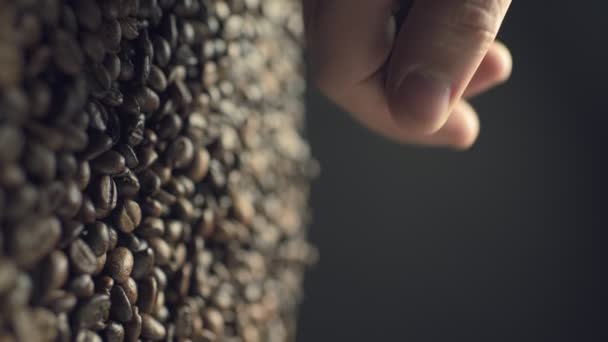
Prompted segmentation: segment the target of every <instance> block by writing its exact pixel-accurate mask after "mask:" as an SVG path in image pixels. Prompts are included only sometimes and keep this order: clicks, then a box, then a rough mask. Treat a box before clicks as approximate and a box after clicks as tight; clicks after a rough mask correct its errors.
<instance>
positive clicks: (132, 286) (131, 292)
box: [122, 278, 139, 305]
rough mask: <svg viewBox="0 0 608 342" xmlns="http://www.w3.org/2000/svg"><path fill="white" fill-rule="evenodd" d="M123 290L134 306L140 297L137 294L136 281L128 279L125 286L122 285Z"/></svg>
mask: <svg viewBox="0 0 608 342" xmlns="http://www.w3.org/2000/svg"><path fill="white" fill-rule="evenodd" d="M122 288H123V290H124V291H125V295H126V296H127V298H128V299H129V302H130V303H131V304H132V305H135V304H136V303H137V297H138V296H139V294H138V292H137V283H136V282H135V279H133V278H129V279H127V281H126V282H125V283H124V284H122Z"/></svg>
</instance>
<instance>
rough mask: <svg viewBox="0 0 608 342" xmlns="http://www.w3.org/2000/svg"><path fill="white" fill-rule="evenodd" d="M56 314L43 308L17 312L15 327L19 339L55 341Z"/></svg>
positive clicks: (14, 321)
mask: <svg viewBox="0 0 608 342" xmlns="http://www.w3.org/2000/svg"><path fill="white" fill-rule="evenodd" d="M56 325H57V318H56V316H55V315H54V314H53V313H52V312H50V311H48V310H46V309H42V308H36V309H32V310H27V309H26V310H21V311H18V312H16V313H15V318H14V320H13V328H14V329H15V334H16V335H17V338H18V340H19V341H49V342H50V341H54V340H55V338H56V337H57V329H56Z"/></svg>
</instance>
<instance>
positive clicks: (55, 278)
mask: <svg viewBox="0 0 608 342" xmlns="http://www.w3.org/2000/svg"><path fill="white" fill-rule="evenodd" d="M69 270H70V268H69V263H68V258H67V257H66V255H65V254H64V253H63V252H61V251H60V250H55V251H53V252H52V253H51V254H50V255H49V256H48V257H47V259H46V260H45V262H44V263H43V265H42V268H41V273H42V277H41V280H42V284H44V286H45V287H46V289H47V291H48V290H54V289H59V288H61V287H63V285H64V284H65V283H66V281H67V279H68V274H69Z"/></svg>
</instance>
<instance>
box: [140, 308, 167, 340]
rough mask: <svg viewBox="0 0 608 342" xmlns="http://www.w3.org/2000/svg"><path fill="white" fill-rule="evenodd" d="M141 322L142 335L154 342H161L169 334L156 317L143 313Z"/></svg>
mask: <svg viewBox="0 0 608 342" xmlns="http://www.w3.org/2000/svg"><path fill="white" fill-rule="evenodd" d="M141 321H142V326H141V335H142V336H143V337H145V338H148V339H150V340H152V341H160V340H162V339H163V338H164V337H165V335H166V334H167V331H166V330H165V327H164V326H163V325H162V324H160V322H158V321H157V320H156V319H154V317H152V316H150V315H148V314H145V313H142V314H141Z"/></svg>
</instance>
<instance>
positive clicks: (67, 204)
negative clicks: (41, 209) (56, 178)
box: [57, 181, 82, 219]
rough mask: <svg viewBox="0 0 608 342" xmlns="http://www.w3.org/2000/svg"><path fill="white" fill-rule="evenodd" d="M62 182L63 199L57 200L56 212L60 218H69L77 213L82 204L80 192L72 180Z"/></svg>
mask: <svg viewBox="0 0 608 342" xmlns="http://www.w3.org/2000/svg"><path fill="white" fill-rule="evenodd" d="M64 184H65V196H63V201H62V202H59V203H60V204H59V207H58V208H57V214H58V215H59V216H60V217H62V218H66V219H71V218H73V217H74V216H76V214H78V211H79V210H80V207H81V206H82V192H80V189H79V187H78V184H76V182H74V181H69V182H67V183H64Z"/></svg>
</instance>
